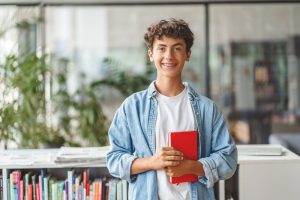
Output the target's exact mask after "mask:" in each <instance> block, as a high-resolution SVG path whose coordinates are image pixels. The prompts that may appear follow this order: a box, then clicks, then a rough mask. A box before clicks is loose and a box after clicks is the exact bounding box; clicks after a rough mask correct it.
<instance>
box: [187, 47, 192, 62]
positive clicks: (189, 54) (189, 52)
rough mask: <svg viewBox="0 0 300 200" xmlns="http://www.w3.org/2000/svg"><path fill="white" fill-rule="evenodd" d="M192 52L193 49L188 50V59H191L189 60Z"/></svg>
mask: <svg viewBox="0 0 300 200" xmlns="http://www.w3.org/2000/svg"><path fill="white" fill-rule="evenodd" d="M191 53H192V52H191V50H189V51H188V52H187V57H186V61H189V60H190V57H191Z"/></svg>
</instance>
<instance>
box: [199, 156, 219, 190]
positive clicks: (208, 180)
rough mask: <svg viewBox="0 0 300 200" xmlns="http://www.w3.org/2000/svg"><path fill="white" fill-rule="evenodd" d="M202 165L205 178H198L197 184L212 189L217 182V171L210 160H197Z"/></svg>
mask: <svg viewBox="0 0 300 200" xmlns="http://www.w3.org/2000/svg"><path fill="white" fill-rule="evenodd" d="M199 161H200V162H201V163H202V165H203V170H204V173H205V176H202V177H199V182H200V183H202V184H204V185H206V187H207V188H210V187H213V186H214V183H215V182H216V181H217V180H218V171H217V168H216V166H215V164H214V161H213V160H212V159H210V158H201V159H200V160H199Z"/></svg>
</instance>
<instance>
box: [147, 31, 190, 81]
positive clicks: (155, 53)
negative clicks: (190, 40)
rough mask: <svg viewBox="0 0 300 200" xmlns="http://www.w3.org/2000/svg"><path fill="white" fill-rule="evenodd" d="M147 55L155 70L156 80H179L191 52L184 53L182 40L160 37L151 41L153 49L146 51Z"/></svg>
mask: <svg viewBox="0 0 300 200" xmlns="http://www.w3.org/2000/svg"><path fill="white" fill-rule="evenodd" d="M148 54H149V58H150V61H151V62H154V64H155V67H156V69H157V79H161V78H169V79H170V78H171V79H181V72H182V70H183V67H184V63H185V61H187V60H188V59H189V57H190V55H191V51H188V52H187V51H186V43H185V41H184V39H181V38H173V37H167V36H162V37H161V39H158V38H156V39H155V40H154V41H153V48H152V50H151V49H149V50H148Z"/></svg>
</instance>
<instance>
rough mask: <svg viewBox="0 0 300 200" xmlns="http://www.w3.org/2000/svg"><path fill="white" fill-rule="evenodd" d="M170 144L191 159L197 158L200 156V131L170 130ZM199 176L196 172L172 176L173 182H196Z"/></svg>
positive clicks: (171, 180)
mask: <svg viewBox="0 0 300 200" xmlns="http://www.w3.org/2000/svg"><path fill="white" fill-rule="evenodd" d="M169 141H170V146H172V147H174V148H175V149H177V150H178V151H180V152H182V153H183V155H184V157H185V158H186V159H189V160H197V158H198V133H197V131H181V132H170V135H169ZM197 180H198V176H196V175H194V174H185V175H183V176H179V177H170V182H171V183H172V184H179V183H183V182H195V181H197Z"/></svg>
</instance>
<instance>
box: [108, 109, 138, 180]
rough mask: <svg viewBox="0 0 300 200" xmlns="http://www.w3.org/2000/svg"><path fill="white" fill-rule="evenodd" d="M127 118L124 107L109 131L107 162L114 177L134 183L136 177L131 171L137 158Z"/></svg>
mask: <svg viewBox="0 0 300 200" xmlns="http://www.w3.org/2000/svg"><path fill="white" fill-rule="evenodd" d="M125 116H126V115H125V111H124V109H123V107H120V108H119V110H118V111H117V113H116V115H115V117H114V119H113V121H112V124H111V126H110V128H109V131H108V137H109V142H110V146H111V148H110V150H109V152H108V153H107V156H106V161H107V168H108V170H109V172H110V174H111V175H112V176H114V177H117V178H120V179H124V180H127V181H128V182H133V181H135V179H136V176H135V175H133V176H131V173H130V171H131V165H132V162H133V161H134V160H135V159H136V158H137V157H136V156H134V155H133V151H134V147H133V145H132V139H131V136H130V131H129V129H128V125H127V121H126V117H125Z"/></svg>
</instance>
